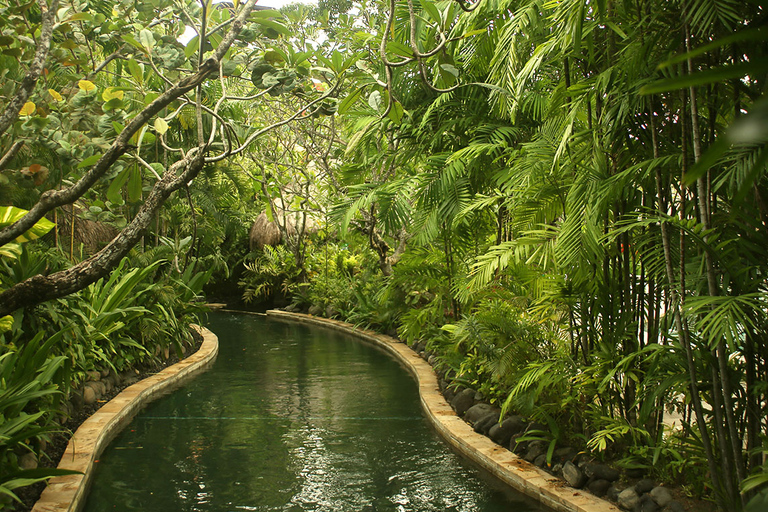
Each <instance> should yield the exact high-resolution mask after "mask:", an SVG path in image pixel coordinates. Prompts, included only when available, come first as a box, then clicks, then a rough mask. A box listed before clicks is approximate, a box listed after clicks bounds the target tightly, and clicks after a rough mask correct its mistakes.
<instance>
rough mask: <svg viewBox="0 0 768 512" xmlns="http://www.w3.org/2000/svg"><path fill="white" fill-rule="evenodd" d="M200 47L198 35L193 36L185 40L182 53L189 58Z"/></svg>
mask: <svg viewBox="0 0 768 512" xmlns="http://www.w3.org/2000/svg"><path fill="white" fill-rule="evenodd" d="M199 47H200V37H199V36H195V37H193V38H192V39H190V40H189V42H187V46H185V47H184V55H185V56H186V57H187V58H190V57H191V56H192V55H194V54H195V52H196V51H197V50H198V48H199Z"/></svg>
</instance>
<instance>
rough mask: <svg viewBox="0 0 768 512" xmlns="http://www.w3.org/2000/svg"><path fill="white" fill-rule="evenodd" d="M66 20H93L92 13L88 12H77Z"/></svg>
mask: <svg viewBox="0 0 768 512" xmlns="http://www.w3.org/2000/svg"><path fill="white" fill-rule="evenodd" d="M67 21H93V14H91V13H89V12H77V13H75V14H73V15H72V16H70V17H69V19H68V20H67Z"/></svg>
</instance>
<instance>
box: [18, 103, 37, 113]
mask: <svg viewBox="0 0 768 512" xmlns="http://www.w3.org/2000/svg"><path fill="white" fill-rule="evenodd" d="M36 109H37V106H36V105H35V104H34V103H33V102H31V101H28V102H26V103H25V104H24V106H23V107H21V110H19V115H20V116H31V115H32V114H34V112H35V110H36Z"/></svg>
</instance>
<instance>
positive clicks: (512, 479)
mask: <svg viewBox="0 0 768 512" xmlns="http://www.w3.org/2000/svg"><path fill="white" fill-rule="evenodd" d="M267 317H271V318H277V319H285V320H292V321H297V322H300V323H308V324H313V325H321V326H325V327H329V328H331V329H334V330H337V331H341V332H344V333H347V334H352V335H354V336H356V337H358V338H361V339H363V340H366V341H368V342H370V343H373V344H374V345H376V346H378V347H381V348H383V349H384V350H385V351H387V352H388V353H390V354H392V355H394V356H395V357H396V358H397V359H398V360H399V361H400V362H401V363H403V364H404V365H405V367H406V368H407V369H408V371H409V372H410V373H411V374H412V375H413V376H414V377H415V378H416V381H417V384H418V386H419V395H420V397H421V406H422V409H423V410H424V412H425V414H426V416H427V418H428V419H429V421H430V422H431V423H432V425H433V426H434V428H435V430H437V432H438V433H439V434H440V435H441V436H442V437H443V438H444V439H445V441H446V442H447V443H449V444H450V445H451V446H452V447H453V448H454V449H456V450H457V451H458V452H459V453H461V454H463V455H464V456H466V457H467V458H469V459H470V460H472V461H474V462H475V463H476V464H478V465H479V466H480V467H482V468H483V469H485V470H486V471H488V472H490V473H491V474H493V475H494V476H495V477H496V478H498V479H499V480H501V481H502V482H504V483H506V484H507V485H509V486H510V487H512V488H513V489H515V490H517V491H519V492H522V493H523V494H525V495H527V496H529V497H531V498H533V499H534V500H536V501H538V502H540V503H541V504H543V505H544V506H546V507H549V508H551V509H552V510H555V511H557V512H619V510H620V509H619V508H618V507H617V506H615V505H613V504H612V503H610V502H608V501H605V500H603V499H600V498H598V497H596V496H593V495H591V494H587V493H585V492H583V491H581V490H578V489H573V488H571V487H568V485H567V484H565V482H563V481H562V480H560V479H559V478H556V477H554V476H552V475H550V474H549V473H547V472H545V471H543V470H542V469H540V468H538V467H536V466H534V465H533V464H531V463H529V462H527V461H525V460H523V459H521V458H520V457H518V456H517V455H515V454H514V453H512V452H510V451H509V450H507V449H506V448H503V447H501V446H499V445H497V444H496V443H494V442H493V441H491V440H490V439H489V438H487V437H485V436H484V435H481V434H478V433H476V432H475V431H474V430H473V429H472V427H471V426H469V425H468V424H467V423H465V422H464V420H462V419H461V418H460V417H459V416H457V415H456V412H455V411H454V410H453V409H452V408H451V406H450V405H449V404H448V402H447V401H446V400H445V398H444V397H443V394H442V393H441V392H440V387H439V385H438V380H437V375H436V374H435V372H434V370H433V369H432V367H431V366H430V365H429V364H428V363H427V362H426V361H424V360H423V359H422V358H421V357H419V356H418V354H416V353H415V352H414V351H413V350H411V349H410V348H409V347H408V346H407V345H406V344H405V343H403V342H401V341H397V340H395V339H394V338H391V337H389V336H385V335H383V334H379V333H376V332H373V331H369V330H366V329H360V328H357V327H355V326H353V325H351V324H348V323H345V322H340V321H338V320H330V319H327V318H321V317H315V316H312V315H305V314H302V313H289V312H287V311H280V310H269V311H267Z"/></svg>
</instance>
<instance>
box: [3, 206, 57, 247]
mask: <svg viewBox="0 0 768 512" xmlns="http://www.w3.org/2000/svg"><path fill="white" fill-rule="evenodd" d="M26 214H27V210H22V209H21V208H16V207H15V206H0V229H2V228H4V227H6V226H10V225H11V224H13V223H14V222H16V221H18V220H19V219H21V218H22V217H24V215H26ZM51 229H53V222H51V221H49V220H48V219H40V220H39V221H37V222H36V223H35V225H34V226H32V228H31V229H29V230H28V231H27V232H26V233H24V234H22V235H19V236H18V237H16V240H15V242H18V243H22V242H28V241H30V240H34V239H35V238H40V237H41V236H43V235H45V234H46V233H47V232H49V231H50V230H51Z"/></svg>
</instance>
